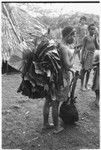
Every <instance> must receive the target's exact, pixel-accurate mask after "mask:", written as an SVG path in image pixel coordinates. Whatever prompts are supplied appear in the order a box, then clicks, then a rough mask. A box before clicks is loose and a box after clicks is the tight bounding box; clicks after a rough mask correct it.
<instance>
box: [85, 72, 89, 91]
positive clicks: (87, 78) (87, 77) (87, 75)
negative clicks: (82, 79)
mask: <svg viewBox="0 0 101 150" xmlns="http://www.w3.org/2000/svg"><path fill="white" fill-rule="evenodd" d="M89 76H90V71H87V74H86V83H85V88H86V89H89V88H88V81H89Z"/></svg>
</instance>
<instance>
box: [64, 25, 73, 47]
mask: <svg viewBox="0 0 101 150" xmlns="http://www.w3.org/2000/svg"><path fill="white" fill-rule="evenodd" d="M74 38H75V29H74V28H73V27H71V26H68V27H65V28H64V29H63V30H62V39H63V41H64V42H65V44H72V43H73V42H74Z"/></svg>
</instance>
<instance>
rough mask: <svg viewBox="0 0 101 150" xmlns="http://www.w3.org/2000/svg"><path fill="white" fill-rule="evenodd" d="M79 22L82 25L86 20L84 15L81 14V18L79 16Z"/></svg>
mask: <svg viewBox="0 0 101 150" xmlns="http://www.w3.org/2000/svg"><path fill="white" fill-rule="evenodd" d="M79 22H80V24H82V25H84V24H85V23H86V22H87V18H86V17H85V16H82V17H81V18H80V21H79Z"/></svg>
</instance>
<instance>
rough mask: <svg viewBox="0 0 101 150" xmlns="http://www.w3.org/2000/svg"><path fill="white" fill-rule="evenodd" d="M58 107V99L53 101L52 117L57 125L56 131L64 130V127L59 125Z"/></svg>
mask: <svg viewBox="0 0 101 150" xmlns="http://www.w3.org/2000/svg"><path fill="white" fill-rule="evenodd" d="M58 108H59V102H58V101H57V100H55V101H53V102H52V118H53V123H54V126H55V131H54V133H59V132H61V131H62V130H63V128H62V127H60V126H59V120H58Z"/></svg>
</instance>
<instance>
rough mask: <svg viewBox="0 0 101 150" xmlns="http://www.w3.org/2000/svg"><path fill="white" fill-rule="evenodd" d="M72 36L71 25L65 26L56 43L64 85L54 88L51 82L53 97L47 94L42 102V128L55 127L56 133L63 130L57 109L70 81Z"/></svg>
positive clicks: (64, 96)
mask: <svg viewBox="0 0 101 150" xmlns="http://www.w3.org/2000/svg"><path fill="white" fill-rule="evenodd" d="M74 37H75V31H74V29H73V28H72V27H65V28H64V29H63V30H62V41H61V43H60V44H59V45H58V52H59V54H60V58H61V65H62V70H61V72H62V75H63V80H65V81H66V82H65V83H66V85H65V84H64V82H63V85H62V86H61V88H60V89H59V90H55V89H54V84H53V85H52V86H53V89H54V94H53V97H52V99H51V97H50V95H49V96H47V97H46V100H45V104H44V109H43V118H44V123H43V129H46V128H51V127H55V131H54V133H58V132H60V131H62V130H63V128H62V127H60V126H59V121H58V109H59V102H60V101H64V100H67V97H68V92H69V82H70V75H69V70H70V68H71V67H72V66H73V60H74V56H75V54H74V50H73V49H70V46H71V44H73V42H74ZM50 101H51V106H52V119H53V124H52V125H50V124H49V122H48V117H49V108H50Z"/></svg>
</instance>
